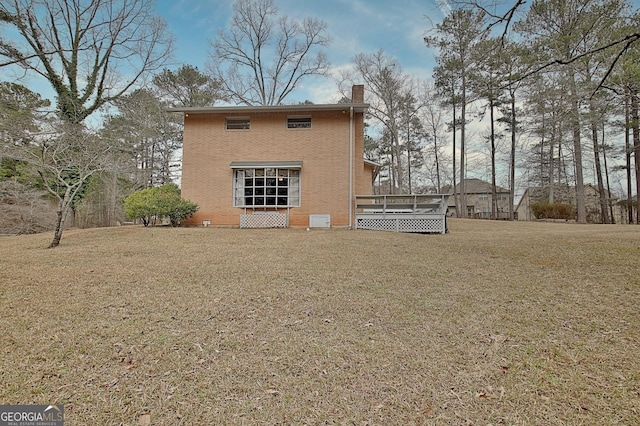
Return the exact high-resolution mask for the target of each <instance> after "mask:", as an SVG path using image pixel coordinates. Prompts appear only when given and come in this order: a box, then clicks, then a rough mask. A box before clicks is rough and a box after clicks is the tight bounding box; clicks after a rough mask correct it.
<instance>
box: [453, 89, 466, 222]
mask: <svg viewBox="0 0 640 426" xmlns="http://www.w3.org/2000/svg"><path fill="white" fill-rule="evenodd" d="M464 84H465V82H464V80H463V81H462V104H461V106H460V210H462V217H468V212H467V191H466V188H465V184H464V183H465V182H464V179H465V174H466V173H465V158H464V157H465V155H464V153H465V128H466V123H465V121H466V119H467V117H466V115H467V100H466V89H465V87H464ZM453 155H455V152H454V153H453Z"/></svg>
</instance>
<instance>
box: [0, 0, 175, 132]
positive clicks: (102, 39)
mask: <svg viewBox="0 0 640 426" xmlns="http://www.w3.org/2000/svg"><path fill="white" fill-rule="evenodd" d="M0 16H3V17H6V19H5V21H8V22H9V23H10V24H11V25H13V26H14V27H15V29H16V30H17V33H18V37H17V40H15V41H12V42H7V41H3V42H2V43H0V58H3V61H2V62H0V64H1V65H8V64H13V65H14V66H19V67H22V68H23V69H25V70H26V71H28V72H33V73H36V74H37V75H40V76H42V77H44V78H45V79H46V80H47V81H48V82H49V83H50V84H51V87H52V88H53V90H54V91H55V94H56V97H57V107H58V111H59V113H60V116H61V118H62V119H63V120H64V121H66V122H69V123H81V122H82V121H83V120H84V119H86V118H87V117H88V116H89V115H91V114H92V113H93V112H95V111H96V110H97V109H99V108H100V107H101V106H103V105H104V104H105V103H108V102H111V101H113V100H114V99H116V98H118V97H119V96H121V95H122V94H124V93H125V92H126V91H128V90H129V89H130V88H131V87H132V86H133V85H135V84H136V83H139V82H140V81H141V79H142V78H143V77H144V76H145V75H146V74H147V73H148V72H150V71H155V70H157V69H160V68H161V67H162V66H163V64H164V63H165V61H166V59H167V58H168V56H169V54H170V52H171V46H172V40H171V38H170V37H169V36H168V34H167V32H166V25H165V22H164V21H163V20H161V19H160V18H159V17H157V16H155V15H154V12H153V2H152V1H151V0H129V1H126V2H115V1H114V0H105V1H89V0H67V1H59V0H41V1H37V2H36V1H31V0H4V1H3V2H2V3H1V4H0ZM125 75H126V76H125Z"/></svg>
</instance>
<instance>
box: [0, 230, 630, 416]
mask: <svg viewBox="0 0 640 426" xmlns="http://www.w3.org/2000/svg"><path fill="white" fill-rule="evenodd" d="M449 228H450V233H449V234H447V235H413V234H396V233H387V232H376V231H347V230H330V231H328V230H324V231H321V230H314V231H311V232H307V231H305V230H297V229H286V230H271V229H269V230H240V229H217V228H197V229H196V228H190V229H188V228H155V229H154V228H143V227H137V226H127V227H119V228H109V229H90V230H69V231H67V232H65V234H64V235H63V238H62V243H61V246H60V247H58V248H56V249H46V246H47V245H48V244H49V242H50V239H51V235H50V234H48V233H47V234H41V235H31V236H18V237H0V336H2V344H1V345H0V404H49V403H57V404H64V405H65V420H66V422H65V424H66V425H69V426H71V425H143V426H144V425H217V424H246V425H256V424H268V425H274V424H280V425H282V424H313V425H317V424H353V425H389V424H398V425H411V424H421V425H423V424H424V425H443V424H452V425H458V424H459V425H489V424H491V425H632V424H638V422H639V420H638V419H640V227H639V226H618V225H608V226H604V225H576V224H558V223H534V222H531V223H523V222H491V221H473V220H451V221H450V226H449Z"/></svg>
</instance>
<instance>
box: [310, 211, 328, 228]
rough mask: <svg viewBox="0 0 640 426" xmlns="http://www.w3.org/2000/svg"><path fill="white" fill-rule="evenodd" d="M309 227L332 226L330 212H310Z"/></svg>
mask: <svg viewBox="0 0 640 426" xmlns="http://www.w3.org/2000/svg"><path fill="white" fill-rule="evenodd" d="M309 228H331V215H330V214H310V215H309Z"/></svg>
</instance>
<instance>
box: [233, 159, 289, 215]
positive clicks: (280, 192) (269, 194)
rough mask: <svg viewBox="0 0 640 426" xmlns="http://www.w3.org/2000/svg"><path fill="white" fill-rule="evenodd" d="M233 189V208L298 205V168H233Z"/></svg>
mask: <svg viewBox="0 0 640 426" xmlns="http://www.w3.org/2000/svg"><path fill="white" fill-rule="evenodd" d="M233 190H234V197H233V199H234V206H235V207H299V206H300V170H299V169H278V168H272V167H266V168H256V169H236V170H235V178H234V188H233Z"/></svg>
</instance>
